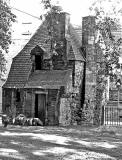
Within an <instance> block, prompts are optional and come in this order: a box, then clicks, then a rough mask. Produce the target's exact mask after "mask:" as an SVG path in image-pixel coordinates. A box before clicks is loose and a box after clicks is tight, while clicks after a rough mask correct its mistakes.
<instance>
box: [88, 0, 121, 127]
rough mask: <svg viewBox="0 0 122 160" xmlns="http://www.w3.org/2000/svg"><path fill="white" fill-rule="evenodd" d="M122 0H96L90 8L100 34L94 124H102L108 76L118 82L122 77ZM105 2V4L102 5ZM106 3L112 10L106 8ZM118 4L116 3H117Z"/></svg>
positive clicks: (98, 38)
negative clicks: (121, 25)
mask: <svg viewBox="0 0 122 160" xmlns="http://www.w3.org/2000/svg"><path fill="white" fill-rule="evenodd" d="M120 2H122V1H117V2H115V1H106V2H105V1H104V0H99V1H95V2H94V3H93V5H92V7H91V8H90V10H91V12H93V11H94V15H95V17H96V30H97V31H98V35H97V37H96V41H95V48H96V53H97V56H98V61H97V86H96V106H95V110H94V124H97V125H99V124H100V115H101V108H102V105H105V103H106V99H105V98H106V97H105V96H103V94H104V93H105V92H106V78H107V77H109V78H110V80H111V81H114V82H117V81H118V79H120V78H121V76H120V74H118V71H117V70H118V69H120V64H119V57H120V55H121V45H122V37H120V36H119V37H118V36H117V35H118V31H119V32H120V22H119V18H118V17H119V14H121V10H117V9H118V8H116V7H117V6H119V5H120ZM102 4H104V5H102ZM105 4H106V5H108V7H110V8H109V9H110V10H107V9H106V8H105ZM115 4H116V5H115Z"/></svg>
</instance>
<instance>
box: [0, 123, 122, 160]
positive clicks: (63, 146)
mask: <svg viewBox="0 0 122 160" xmlns="http://www.w3.org/2000/svg"><path fill="white" fill-rule="evenodd" d="M110 130H111V129H110ZM114 131H115V132H114ZM121 133H122V129H121V128H119V129H117V128H112V131H110V132H109V131H106V130H103V129H101V128H95V127H82V126H77V127H39V126H38V127H21V126H8V127H7V128H3V127H2V126H0V160H14V159H18V160H122V134H121Z"/></svg>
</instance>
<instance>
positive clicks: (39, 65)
mask: <svg viewBox="0 0 122 160" xmlns="http://www.w3.org/2000/svg"><path fill="white" fill-rule="evenodd" d="M41 69H42V56H40V55H35V70H41Z"/></svg>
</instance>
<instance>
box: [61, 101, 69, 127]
mask: <svg viewBox="0 0 122 160" xmlns="http://www.w3.org/2000/svg"><path fill="white" fill-rule="evenodd" d="M70 101H71V99H70V98H61V99H60V116H59V125H61V126H68V125H70V124H71V107H70Z"/></svg>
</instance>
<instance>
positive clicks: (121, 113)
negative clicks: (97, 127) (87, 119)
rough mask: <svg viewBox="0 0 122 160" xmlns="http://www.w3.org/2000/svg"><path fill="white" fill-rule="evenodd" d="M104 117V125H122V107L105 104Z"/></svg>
mask: <svg viewBox="0 0 122 160" xmlns="http://www.w3.org/2000/svg"><path fill="white" fill-rule="evenodd" d="M102 117H104V118H103V123H104V125H111V126H122V108H118V107H114V106H105V107H104V109H103V113H102Z"/></svg>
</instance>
